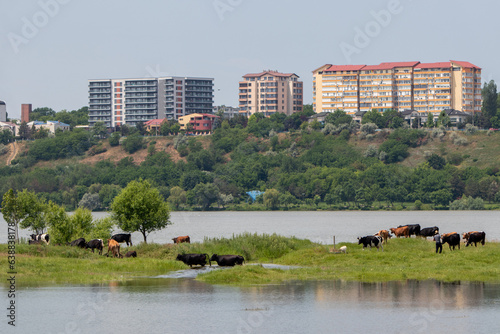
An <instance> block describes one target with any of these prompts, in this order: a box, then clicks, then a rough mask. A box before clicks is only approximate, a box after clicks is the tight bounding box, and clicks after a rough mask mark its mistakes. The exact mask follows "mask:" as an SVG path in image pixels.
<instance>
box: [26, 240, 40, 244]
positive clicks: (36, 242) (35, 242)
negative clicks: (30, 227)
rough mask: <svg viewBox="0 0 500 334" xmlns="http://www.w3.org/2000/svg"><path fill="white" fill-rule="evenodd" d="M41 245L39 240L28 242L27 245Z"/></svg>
mask: <svg viewBox="0 0 500 334" xmlns="http://www.w3.org/2000/svg"><path fill="white" fill-rule="evenodd" d="M41 243H42V241H41V240H28V245H40V244H41Z"/></svg>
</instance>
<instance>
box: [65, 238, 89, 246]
mask: <svg viewBox="0 0 500 334" xmlns="http://www.w3.org/2000/svg"><path fill="white" fill-rule="evenodd" d="M68 245H70V246H76V247H80V248H85V246H87V243H86V242H85V238H78V239H76V240H73V241H71V242H70V243H69V244H68Z"/></svg>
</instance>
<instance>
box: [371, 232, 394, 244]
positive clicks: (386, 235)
mask: <svg viewBox="0 0 500 334" xmlns="http://www.w3.org/2000/svg"><path fill="white" fill-rule="evenodd" d="M375 236H379V237H382V239H383V240H384V242H385V243H386V244H387V239H390V238H391V232H389V231H387V230H380V231H378V232H377V233H376V234H375Z"/></svg>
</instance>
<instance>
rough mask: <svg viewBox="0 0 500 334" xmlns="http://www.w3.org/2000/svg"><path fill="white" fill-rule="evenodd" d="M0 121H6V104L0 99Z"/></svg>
mask: <svg viewBox="0 0 500 334" xmlns="http://www.w3.org/2000/svg"><path fill="white" fill-rule="evenodd" d="M0 122H7V105H6V104H5V102H3V101H1V100H0Z"/></svg>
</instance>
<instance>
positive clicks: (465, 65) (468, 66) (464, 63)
mask: <svg viewBox="0 0 500 334" xmlns="http://www.w3.org/2000/svg"><path fill="white" fill-rule="evenodd" d="M450 61H451V62H452V63H454V64H457V65H460V66H462V67H465V68H475V69H476V70H480V69H481V67H479V66H476V65H474V64H471V63H469V62H468V61H456V60H450Z"/></svg>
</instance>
